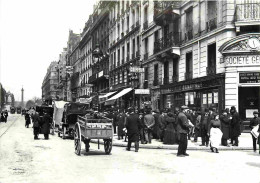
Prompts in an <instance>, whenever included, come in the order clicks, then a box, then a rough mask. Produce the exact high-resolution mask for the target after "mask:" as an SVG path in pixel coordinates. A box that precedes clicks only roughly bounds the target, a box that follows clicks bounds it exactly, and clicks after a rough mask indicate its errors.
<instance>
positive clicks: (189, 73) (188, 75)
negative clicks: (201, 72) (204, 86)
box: [185, 72, 193, 80]
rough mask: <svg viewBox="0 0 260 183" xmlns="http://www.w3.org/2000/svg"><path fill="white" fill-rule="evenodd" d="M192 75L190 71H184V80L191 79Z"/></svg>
mask: <svg viewBox="0 0 260 183" xmlns="http://www.w3.org/2000/svg"><path fill="white" fill-rule="evenodd" d="M192 75H193V73H192V72H186V73H185V80H191V79H192Z"/></svg>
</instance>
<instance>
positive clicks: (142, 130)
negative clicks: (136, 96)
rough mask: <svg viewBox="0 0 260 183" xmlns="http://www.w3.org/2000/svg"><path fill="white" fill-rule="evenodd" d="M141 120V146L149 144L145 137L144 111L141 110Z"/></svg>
mask: <svg viewBox="0 0 260 183" xmlns="http://www.w3.org/2000/svg"><path fill="white" fill-rule="evenodd" d="M139 119H140V128H139V135H140V140H141V144H147V141H146V140H145V135H144V128H145V125H144V110H143V109H141V110H139Z"/></svg>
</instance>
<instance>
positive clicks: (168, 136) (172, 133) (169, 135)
mask: <svg viewBox="0 0 260 183" xmlns="http://www.w3.org/2000/svg"><path fill="white" fill-rule="evenodd" d="M175 121H176V120H175V116H174V114H173V113H171V112H169V113H168V114H167V117H166V118H165V123H166V129H165V133H164V139H163V143H164V144H176V141H177V139H176V136H177V135H176V130H175V126H176V124H175Z"/></svg>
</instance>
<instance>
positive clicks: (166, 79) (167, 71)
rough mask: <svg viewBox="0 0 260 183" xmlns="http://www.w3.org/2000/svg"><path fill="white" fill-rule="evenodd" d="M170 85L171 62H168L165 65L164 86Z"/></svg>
mask: <svg viewBox="0 0 260 183" xmlns="http://www.w3.org/2000/svg"><path fill="white" fill-rule="evenodd" d="M168 83H169V62H168V61H166V62H165V63H164V78H163V84H168Z"/></svg>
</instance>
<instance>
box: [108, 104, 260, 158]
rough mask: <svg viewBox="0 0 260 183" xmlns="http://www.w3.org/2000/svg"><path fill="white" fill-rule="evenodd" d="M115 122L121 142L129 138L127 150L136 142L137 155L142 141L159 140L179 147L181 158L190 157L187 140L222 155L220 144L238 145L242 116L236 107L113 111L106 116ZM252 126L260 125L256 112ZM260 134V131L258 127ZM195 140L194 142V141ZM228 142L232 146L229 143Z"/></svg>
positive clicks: (115, 129)
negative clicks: (198, 142)
mask: <svg viewBox="0 0 260 183" xmlns="http://www.w3.org/2000/svg"><path fill="white" fill-rule="evenodd" d="M105 115H106V116H107V117H108V118H111V119H113V122H114V124H113V126H114V133H117V135H118V140H121V139H123V140H125V141H126V136H128V147H127V150H130V147H131V142H135V151H136V152H138V148H139V141H140V142H141V144H147V143H152V139H157V140H158V141H161V142H162V143H163V144H179V150H178V153H177V155H178V156H188V154H187V153H186V149H187V143H188V140H191V142H192V143H193V142H197V141H198V137H200V138H201V144H200V146H206V147H209V148H210V149H211V151H212V152H215V153H219V145H222V146H227V147H230V146H239V136H240V134H241V125H242V124H241V123H242V121H241V120H240V118H239V114H238V112H237V110H236V108H235V107H234V106H232V107H231V108H230V110H229V109H228V108H227V109H225V110H223V111H221V113H217V112H216V111H215V110H214V109H213V108H208V109H205V110H204V111H194V110H192V109H189V108H188V107H187V106H182V107H180V108H178V107H176V108H175V109H174V110H173V111H171V110H170V109H165V110H162V111H161V112H160V111H159V110H153V111H152V110H151V109H148V108H147V109H143V110H135V109H134V108H129V109H128V110H127V111H123V110H122V109H120V110H111V111H109V112H108V113H105ZM254 116H255V117H254V118H253V119H252V120H251V123H250V127H251V128H253V127H254V126H256V125H257V124H260V118H259V117H258V112H257V111H255V112H254ZM259 131H260V128H259ZM191 138H193V139H191ZM252 138H253V147H254V151H256V142H257V138H255V137H254V136H252ZM228 141H229V143H228Z"/></svg>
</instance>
